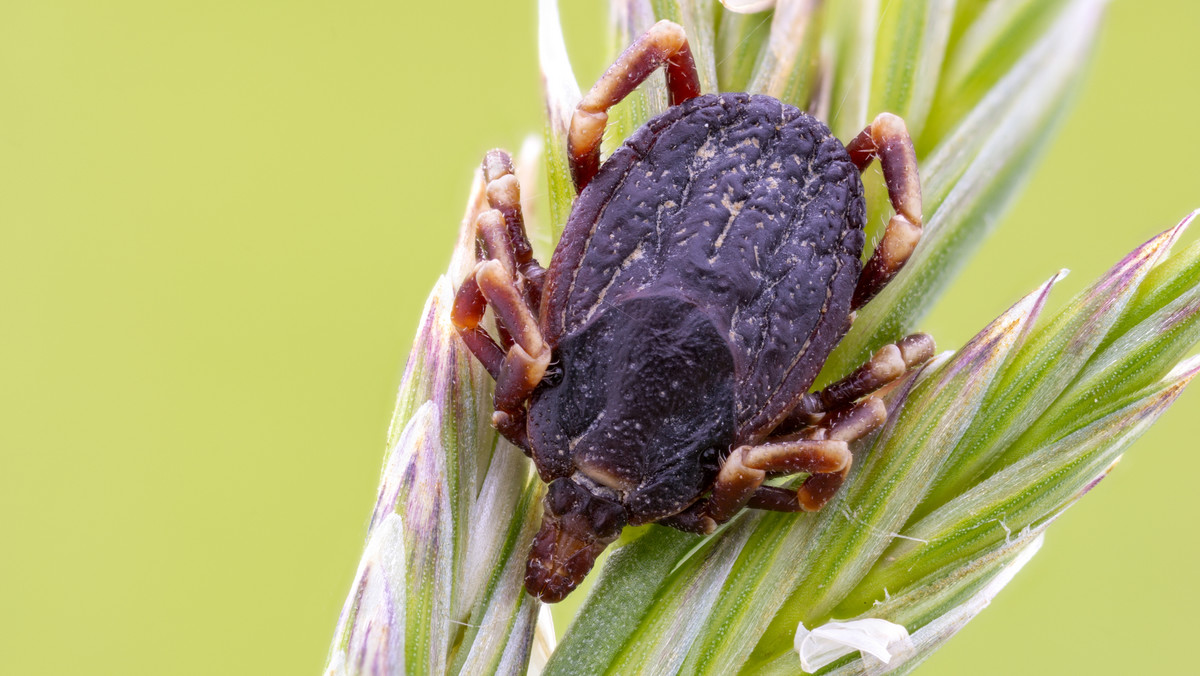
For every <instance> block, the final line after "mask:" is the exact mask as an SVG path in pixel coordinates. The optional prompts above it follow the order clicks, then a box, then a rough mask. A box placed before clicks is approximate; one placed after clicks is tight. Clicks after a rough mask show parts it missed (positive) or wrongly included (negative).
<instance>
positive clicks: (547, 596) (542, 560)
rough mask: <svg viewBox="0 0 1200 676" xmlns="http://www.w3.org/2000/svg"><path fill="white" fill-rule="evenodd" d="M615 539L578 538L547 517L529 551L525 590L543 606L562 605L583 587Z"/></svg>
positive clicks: (559, 523)
mask: <svg viewBox="0 0 1200 676" xmlns="http://www.w3.org/2000/svg"><path fill="white" fill-rule="evenodd" d="M615 539H616V538H612V539H608V540H600V539H591V538H586V537H579V536H576V535H574V534H572V533H571V532H570V531H569V530H567V529H566V528H564V527H563V524H562V522H561V521H559V520H558V519H556V518H552V517H550V515H549V514H547V515H546V518H545V519H544V520H543V521H542V528H541V530H539V531H538V534H537V536H536V537H534V539H533V546H531V547H530V548H529V562H528V563H527V564H526V566H525V589H526V590H527V591H528V592H529V595H530V596H533V597H535V598H537V599H538V600H539V601H542V602H543V603H558V602H559V601H561V600H563V599H564V598H566V597H567V595H568V594H570V593H571V592H572V591H574V590H575V588H576V587H578V586H579V583H580V582H582V581H583V578H584V577H586V576H587V574H588V571H590V570H591V569H592V566H593V565H594V564H595V563H596V557H598V556H600V552H602V551H604V548H605V547H607V546H608V545H609V543H610V542H612V541H613V540H615Z"/></svg>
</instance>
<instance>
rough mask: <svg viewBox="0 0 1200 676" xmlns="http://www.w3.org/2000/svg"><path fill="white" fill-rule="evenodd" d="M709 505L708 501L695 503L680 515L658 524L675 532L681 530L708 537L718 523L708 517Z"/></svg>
mask: <svg viewBox="0 0 1200 676" xmlns="http://www.w3.org/2000/svg"><path fill="white" fill-rule="evenodd" d="M708 505H709V501H708V500H700V501H697V502H694V503H692V505H691V506H690V507H688V508H687V509H685V510H683V511H682V512H680V513H678V514H674V515H672V516H668V517H667V518H665V519H659V520H658V523H659V525H662V526H670V527H671V528H674V529H675V530H681V531H683V532H685V533H699V534H700V535H708V534H710V533H712V532H713V531H715V530H716V529H717V522H716V521H715V520H713V518H712V517H711V516H709V515H708Z"/></svg>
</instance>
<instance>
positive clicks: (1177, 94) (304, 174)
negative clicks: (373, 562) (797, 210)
mask: <svg viewBox="0 0 1200 676" xmlns="http://www.w3.org/2000/svg"><path fill="white" fill-rule="evenodd" d="M567 4H570V5H571V7H569V8H567V7H565V8H564V10H565V11H566V10H569V11H566V18H567V21H568V40H569V43H570V44H571V46H572V53H573V56H574V59H575V65H576V71H577V74H578V75H579V79H580V81H581V82H584V83H588V82H590V81H591V80H593V79H594V78H595V77H596V75H597V74H598V73H599V71H600V70H601V68H602V67H603V65H604V64H603V63H602V58H601V52H602V44H603V41H602V38H601V36H602V34H603V25H604V23H603V22H604V18H605V12H604V10H603V9H602V8H601V7H599V6H594V5H590V4H589V5H578V6H577V5H575V4H574V3H564V5H567ZM1197 28H1200V3H1191V2H1182V1H1180V2H1134V1H1132V0H1127V1H1125V2H1118V3H1115V4H1114V6H1113V7H1112V10H1111V15H1110V17H1109V19H1108V22H1107V24H1106V26H1105V29H1104V32H1103V35H1102V39H1101V40H1100V43H1099V49H1098V53H1097V58H1096V60H1095V63H1094V66H1093V68H1092V70H1091V72H1090V73H1089V75H1088V78H1087V83H1086V86H1085V87H1084V89H1083V94H1082V97H1081V99H1080V101H1079V105H1078V106H1077V108H1076V109H1075V111H1074V112H1073V113H1072V114H1071V116H1070V117H1069V118H1068V120H1067V123H1066V125H1065V126H1064V128H1063V129H1062V131H1061V133H1060V134H1059V135H1058V137H1057V138H1056V140H1055V141H1054V144H1053V146H1052V147H1051V149H1050V152H1049V153H1048V155H1047V156H1046V158H1045V161H1044V162H1043V163H1042V164H1041V165H1040V167H1039V168H1038V170H1037V171H1036V173H1035V175H1034V176H1033V179H1032V181H1031V183H1030V185H1029V187H1028V189H1027V190H1026V191H1025V193H1024V195H1023V197H1022V198H1021V199H1020V201H1019V203H1018V204H1017V205H1016V207H1015V208H1014V209H1012V210H1011V211H1010V212H1009V213H1008V214H1007V215H1006V216H1005V217H1004V221H1003V224H1002V226H1001V229H1000V230H999V232H998V233H997V234H996V235H995V236H994V237H993V238H992V239H991V240H990V241H989V242H988V244H987V245H986V246H985V247H984V249H983V250H982V251H981V253H980V254H979V255H978V256H977V257H976V258H975V259H974V261H973V262H972V263H971V265H970V266H969V268H968V269H967V271H966V272H965V273H964V274H963V275H962V277H961V278H960V280H959V283H958V284H957V285H956V286H955V288H954V290H953V291H952V292H951V293H950V294H949V296H948V297H947V298H946V300H945V302H944V303H943V304H942V305H941V306H940V308H939V309H938V311H937V312H936V313H935V314H934V315H933V316H932V317H930V318H929V320H928V322H927V323H926V325H925V326H926V328H927V329H928V330H930V331H931V332H933V333H934V334H936V335H937V336H938V338H939V342H940V344H941V345H943V346H945V347H952V346H955V345H960V344H961V343H962V342H963V341H964V340H965V339H966V338H968V337H969V336H970V335H971V334H972V333H974V331H975V330H977V329H978V328H980V327H982V326H983V325H984V324H985V323H986V322H987V321H988V320H989V319H991V318H992V317H993V316H995V315H996V314H998V313H999V312H1000V311H1002V310H1003V309H1004V308H1006V307H1007V306H1008V304H1009V303H1011V302H1012V301H1013V300H1015V299H1016V298H1017V297H1018V296H1019V295H1020V294H1022V293H1023V292H1025V291H1027V290H1028V289H1030V288H1032V287H1033V286H1034V285H1036V284H1037V283H1039V282H1040V281H1042V280H1044V279H1045V278H1047V277H1048V276H1050V275H1051V274H1052V273H1053V272H1054V271H1055V270H1057V269H1058V268H1060V267H1064V266H1065V267H1070V268H1072V269H1073V270H1074V274H1072V276H1071V277H1069V278H1068V279H1067V280H1066V281H1065V282H1064V283H1063V284H1062V285H1061V288H1060V289H1059V290H1058V292H1057V294H1056V298H1057V300H1058V302H1059V303H1061V302H1062V301H1063V300H1065V299H1066V298H1068V297H1070V295H1071V294H1073V293H1074V292H1075V291H1076V290H1078V289H1080V288H1082V287H1083V286H1084V285H1085V284H1086V283H1087V282H1088V281H1089V280H1091V279H1093V278H1094V277H1095V276H1096V275H1098V274H1099V273H1101V272H1102V271H1103V270H1104V269H1106V268H1107V267H1108V266H1109V265H1110V264H1111V263H1112V262H1114V261H1115V260H1117V259H1118V258H1119V257H1120V256H1121V255H1122V254H1124V253H1125V252H1127V251H1128V250H1130V249H1131V248H1133V247H1134V246H1135V245H1137V244H1138V243H1140V242H1142V241H1143V240H1145V239H1147V238H1148V237H1149V236H1151V235H1152V234H1153V233H1155V232H1157V231H1159V230H1162V229H1165V228H1167V227H1168V226H1170V225H1172V224H1174V223H1175V222H1176V221H1178V219H1179V218H1180V217H1182V216H1183V215H1184V214H1185V213H1186V212H1187V211H1189V210H1190V209H1192V208H1194V207H1197V206H1200V182H1198V181H1197V179H1198V178H1200V169H1197V158H1198V157H1200V134H1197V133H1196V131H1195V130H1196V124H1195V122H1194V120H1195V117H1196V113H1197V109H1198V104H1200V86H1198V85H1200V76H1198V75H1197V71H1196V69H1197V67H1198V66H1200V41H1198V40H1196V39H1195V36H1196V32H1197ZM534 31H535V9H534V7H533V2H532V0H523V1H522V2H519V3H502V2H472V3H460V2H445V3H406V2H398V1H397V0H390V1H388V2H382V1H381V2H340V3H335V2H300V1H297V0H286V1H278V2H273V1H266V0H258V1H254V2H248V1H246V0H241V1H236V2H213V1H211V0H210V1H206V2H161V1H154V2H132V1H128V0H123V1H119V2H116V1H113V2H103V3H100V2H63V1H50V0H37V1H36V2H34V1H32V0H28V1H21V2H18V1H17V0H4V1H3V2H2V3H0V321H2V324H0V672H3V673H10V674H17V673H20V674H63V673H86V674H160V673H171V674H210V673H247V674H250V673H271V674H293V673H295V674H303V673H309V674H311V673H317V672H318V671H319V670H320V668H321V665H322V664H323V661H324V658H325V654H326V650H327V646H328V644H329V638H330V635H331V632H332V630H333V627H334V623H335V621H336V618H337V614H338V611H339V609H340V607H341V604H342V601H343V598H344V595H345V594H346V592H347V590H348V588H349V585H350V582H351V578H352V576H353V573H354V569H355V566H356V563H357V559H358V556H359V554H360V550H361V546H362V538H363V534H364V528H365V523H366V519H367V517H368V515H369V511H370V509H371V507H372V505H373V503H374V490H375V482H376V480H377V478H378V472H379V464H380V459H381V457H382V443H383V437H384V432H385V428H386V425H387V421H388V417H389V413H390V410H391V406H392V397H393V395H394V392H395V388H396V385H397V383H398V380H399V375H400V372H401V369H402V367H403V363H404V358H405V355H406V353H407V345H408V342H409V340H410V339H411V337H412V333H413V330H414V327H415V322H416V318H417V314H418V311H419V309H420V306H421V303H422V301H423V299H424V296H425V294H426V292H427V290H428V289H429V287H430V285H431V284H432V283H433V281H434V279H435V277H436V276H437V275H438V274H439V271H441V270H442V269H443V268H444V266H445V264H446V263H447V261H448V256H449V248H450V245H451V242H452V240H453V237H454V233H455V228H456V226H457V223H458V219H459V217H460V215H461V213H462V209H463V203H464V198H465V195H466V191H467V187H468V184H469V180H470V176H471V171H472V169H473V168H474V167H475V165H476V163H477V161H478V159H479V158H480V156H481V155H482V153H483V151H484V150H486V149H487V148H490V147H493V146H497V145H499V146H506V147H509V148H515V147H516V146H518V145H519V143H520V141H521V139H522V138H523V136H524V135H525V134H527V133H528V132H531V131H538V130H540V124H541V104H540V101H539V89H538V74H537V65H536V59H535V32H534ZM1195 236H1196V233H1192V234H1191V235H1189V236H1188V237H1187V239H1188V240H1190V239H1192V238H1194V237H1195ZM1198 436H1200V395H1197V394H1196V393H1195V392H1189V393H1186V394H1185V395H1184V396H1183V398H1182V399H1180V401H1179V402H1178V403H1177V405H1176V406H1175V408H1174V409H1173V410H1171V411H1170V412H1168V413H1167V415H1166V416H1165V418H1164V419H1163V421H1162V422H1161V423H1160V424H1159V425H1158V426H1157V427H1156V428H1154V429H1153V430H1152V431H1151V432H1150V433H1149V434H1147V435H1146V436H1145V437H1144V438H1143V439H1142V440H1141V441H1140V442H1139V443H1138V444H1137V445H1136V446H1135V447H1134V448H1133V449H1132V452H1130V453H1129V454H1128V455H1127V457H1126V459H1125V461H1124V462H1123V463H1122V464H1121V466H1120V467H1119V468H1118V469H1117V471H1116V472H1115V473H1114V474H1113V475H1112V476H1111V477H1110V478H1109V479H1108V480H1107V481H1106V482H1105V483H1104V484H1103V485H1102V486H1101V487H1100V488H1099V489H1098V490H1096V491H1094V492H1093V493H1091V494H1090V495H1089V496H1088V498H1087V499H1086V500H1084V501H1083V502H1082V503H1081V504H1080V505H1079V506H1077V507H1076V508H1075V509H1073V510H1072V511H1071V512H1070V513H1068V514H1067V515H1066V516H1065V517H1064V518H1063V519H1061V520H1060V522H1059V524H1058V525H1056V526H1055V527H1054V528H1053V529H1052V530H1051V531H1050V534H1049V536H1048V537H1047V540H1046V545H1045V547H1044V549H1043V550H1042V552H1041V554H1039V555H1038V557H1036V558H1035V559H1034V560H1033V562H1032V563H1031V564H1030V565H1029V566H1028V568H1027V569H1026V571H1025V572H1024V573H1023V574H1022V575H1020V576H1019V577H1018V578H1017V579H1016V581H1015V582H1013V584H1012V585H1011V586H1010V587H1009V589H1008V590H1006V592H1005V593H1004V594H1002V595H1001V596H1000V597H999V598H998V599H997V600H996V601H995V602H994V603H993V605H992V607H991V608H990V609H989V610H987V612H985V613H983V615H982V616H981V617H979V618H978V619H977V620H976V621H975V622H974V623H972V624H971V625H970V626H969V627H968V628H967V629H966V630H965V631H964V632H963V633H962V634H961V635H960V636H959V637H958V638H957V639H956V640H955V641H953V642H952V643H951V644H950V645H949V646H948V647H947V648H946V649H944V650H943V651H942V652H941V653H939V654H938V655H937V656H936V657H935V658H934V659H933V660H932V661H931V662H930V663H929V664H928V665H927V668H926V670H925V672H923V673H931V674H955V673H963V670H965V669H968V668H969V669H970V670H971V672H972V673H976V674H993V673H994V674H1003V673H1012V672H1013V671H1016V670H1018V669H1021V670H1024V671H1025V672H1026V673H1123V672H1125V671H1136V672H1140V673H1165V672H1174V673H1178V672H1180V671H1187V670H1188V668H1187V667H1185V666H1184V665H1185V664H1190V663H1191V662H1192V659H1193V658H1192V657H1190V649H1191V648H1192V646H1193V645H1194V643H1195V640H1196V638H1195V630H1196V629H1197V625H1198V624H1200V623H1197V621H1196V620H1195V619H1194V618H1195V616H1196V611H1197V605H1198V604H1200V577H1198V576H1197V575H1196V574H1195V570H1196V569H1197V558H1198V557H1197V555H1198V554H1200V541H1198V539H1197V538H1196V531H1197V529H1196V525H1195V524H1196V523H1197V522H1198V521H1200V498H1198V497H1197V491H1196V490H1195V489H1194V488H1193V486H1194V485H1195V482H1196V480H1197V476H1198V475H1200V456H1198V454H1197V453H1196V447H1197V443H1196V439H1197V437H1198ZM1193 668H1194V667H1193Z"/></svg>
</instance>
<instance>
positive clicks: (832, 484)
mask: <svg viewBox="0 0 1200 676" xmlns="http://www.w3.org/2000/svg"><path fill="white" fill-rule="evenodd" d="M885 420H887V409H886V408H885V407H884V405H883V402H882V401H881V400H879V399H878V398H877V397H867V398H866V399H864V400H862V401H861V402H859V403H858V404H855V405H854V406H851V407H849V408H846V409H842V410H840V411H836V412H834V413H832V414H830V415H829V416H828V417H827V418H826V420H825V421H823V422H824V426H822V427H810V428H807V429H806V430H804V432H802V433H801V434H800V435H799V436H809V437H819V438H824V439H826V440H828V441H829V442H831V443H832V442H837V443H842V444H847V450H846V453H845V462H844V463H843V464H842V466H841V467H837V468H832V469H831V470H830V471H822V470H823V469H824V468H821V467H816V466H814V468H813V469H811V470H809V471H810V472H811V475H810V476H809V477H808V478H807V479H805V480H804V483H803V484H801V485H800V488H799V489H788V488H782V487H779V486H758V487H757V488H756V489H755V490H754V491H753V493H751V494H750V496H749V497H748V499H747V501H746V503H745V506H747V507H749V508H751V509H769V510H772V511H776V512H801V511H803V512H815V511H817V510H819V509H821V508H822V507H824V506H825V503H827V502H829V499H830V498H832V497H833V496H834V494H835V493H837V490H838V488H840V487H841V485H842V483H843V482H845V480H846V475H847V474H849V473H850V464H851V462H853V460H854V458H853V456H852V455H851V454H850V451H849V447H848V444H849V443H850V442H853V441H857V440H858V439H861V438H863V437H865V436H867V435H868V434H870V433H871V432H874V431H875V430H877V429H879V427H880V426H881V425H883V423H884V421H885Z"/></svg>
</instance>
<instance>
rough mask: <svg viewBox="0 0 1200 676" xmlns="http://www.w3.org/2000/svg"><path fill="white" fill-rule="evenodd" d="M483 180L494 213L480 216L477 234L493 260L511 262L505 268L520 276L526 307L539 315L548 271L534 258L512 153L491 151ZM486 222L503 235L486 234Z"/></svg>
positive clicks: (484, 164) (519, 280)
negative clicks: (543, 285)
mask: <svg viewBox="0 0 1200 676" xmlns="http://www.w3.org/2000/svg"><path fill="white" fill-rule="evenodd" d="M483 179H484V180H485V181H487V199H488V206H490V207H491V208H492V209H491V211H485V212H484V213H483V214H481V215H480V217H479V219H480V220H479V221H477V225H476V228H477V232H478V233H479V236H480V238H481V239H483V240H484V243H485V248H486V251H487V255H488V257H489V258H497V259H500V260H502V262H504V261H507V263H506V265H505V267H506V268H507V269H508V270H509V271H510V272H511V273H513V274H514V275H515V276H516V279H517V281H518V286H519V287H520V288H521V290H522V295H523V296H525V300H526V303H527V304H528V305H529V308H530V309H531V310H533V312H534V314H537V312H538V307H539V306H540V305H541V299H542V284H543V278H544V277H545V275H546V270H545V268H543V267H542V266H541V264H540V263H538V262H537V259H535V258H534V257H533V246H532V245H530V243H529V236H528V235H527V234H526V232H525V216H524V214H523V213H522V212H521V185H520V183H518V182H517V176H516V174H515V173H514V171H513V163H512V158H511V157H509V155H508V153H506V152H504V151H503V150H489V151H488V152H487V154H486V155H484V156H483ZM497 216H499V217H500V221H501V222H500V223H499V224H498V223H496V220H497ZM485 218H486V219H487V220H488V227H489V228H490V229H491V230H500V229H502V230H503V235H501V233H499V232H490V233H489V232H485V231H484V224H483V223H482V221H483V220H484V219H485ZM501 226H503V227H502V228H501Z"/></svg>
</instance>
